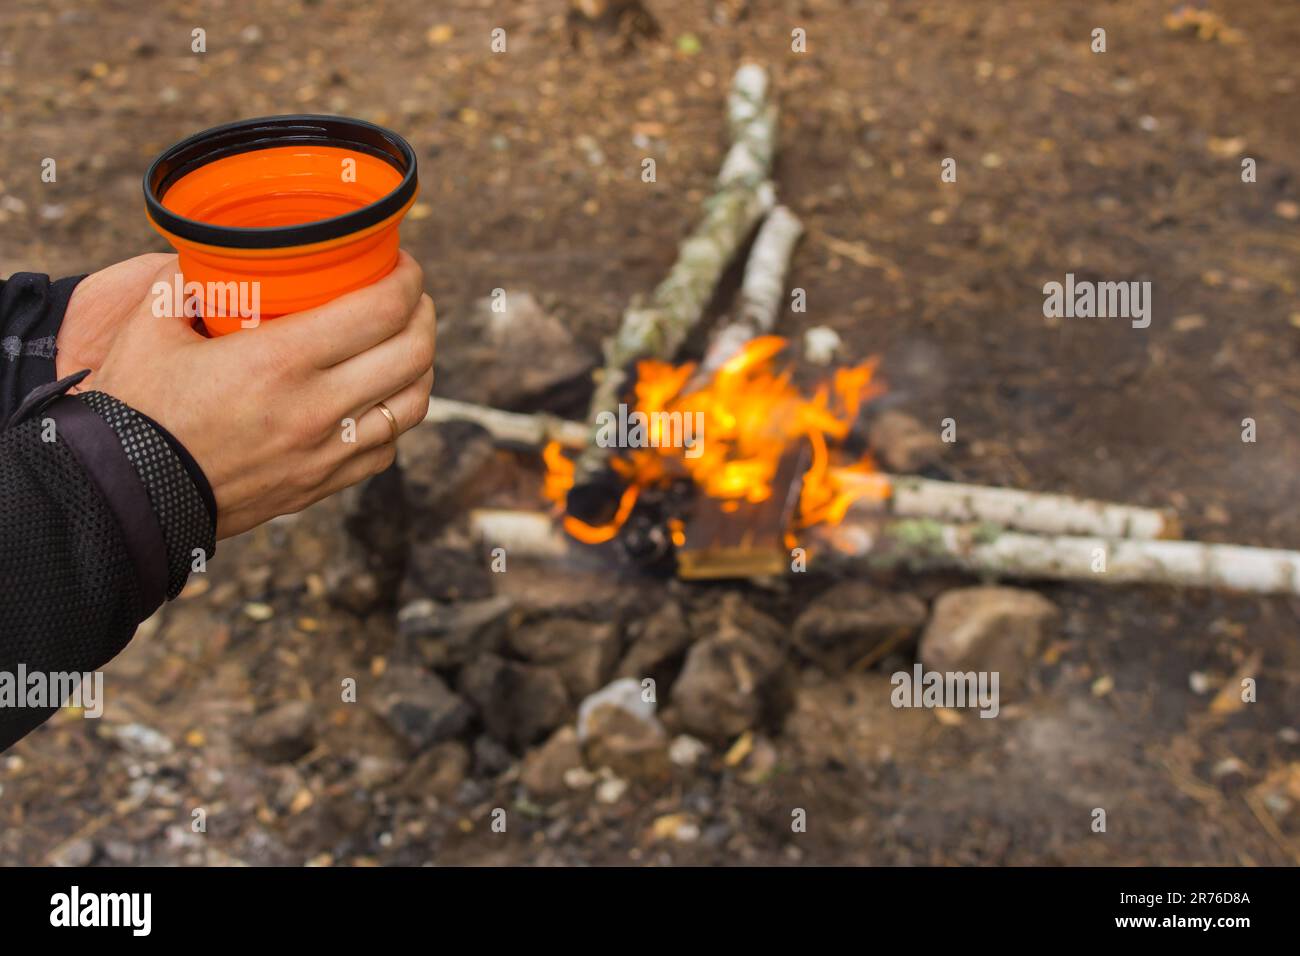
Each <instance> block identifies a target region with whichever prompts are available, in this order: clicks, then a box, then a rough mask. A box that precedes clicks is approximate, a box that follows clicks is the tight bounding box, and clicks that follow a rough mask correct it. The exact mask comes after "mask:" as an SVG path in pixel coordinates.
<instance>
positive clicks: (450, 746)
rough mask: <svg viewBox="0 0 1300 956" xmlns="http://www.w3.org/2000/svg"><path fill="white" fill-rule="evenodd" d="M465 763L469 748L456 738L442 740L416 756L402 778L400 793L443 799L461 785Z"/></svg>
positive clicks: (464, 772) (466, 764)
mask: <svg viewBox="0 0 1300 956" xmlns="http://www.w3.org/2000/svg"><path fill="white" fill-rule="evenodd" d="M469 766H470V756H469V749H468V748H467V747H466V746H465V745H464V744H462V743H461V742H460V741H459V740H444V741H443V742H442V743H440V744H435V745H434V746H433V747H430V748H429V749H428V750H426V751H425V752H424V753H422V754H420V756H419V757H418V758H416V760H415V762H414V763H413V764H412V765H411V768H410V770H408V771H407V772H406V774H405V776H404V777H403V778H402V784H401V791H402V794H403V795H404V796H408V797H419V796H425V795H429V796H434V797H438V798H439V799H446V798H447V797H450V796H451V795H452V794H453V793H455V792H456V789H457V788H458V787H459V786H460V785H461V782H462V781H463V780H464V779H465V775H466V774H467V773H468V772H469Z"/></svg>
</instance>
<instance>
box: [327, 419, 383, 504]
mask: <svg viewBox="0 0 1300 956" xmlns="http://www.w3.org/2000/svg"><path fill="white" fill-rule="evenodd" d="M385 427H387V426H385ZM396 457H397V445H396V443H394V442H387V443H385V444H383V445H380V446H379V447H377V448H371V449H369V450H367V451H363V452H362V453H361V454H359V455H353V456H352V457H351V458H349V459H348V460H347V461H345V462H343V464H341V465H339V466H338V468H336V469H335V470H334V472H333V473H332V474H331V475H330V476H329V477H328V478H326V479H325V481H324V483H323V484H322V485H321V486H320V489H319V494H318V495H317V496H316V497H314V498H313V499H312V501H313V502H316V501H319V500H320V499H321V498H328V497H329V496H330V495H332V494H334V493H335V492H336V491H342V490H343V489H344V488H351V487H352V486H353V485H355V484H356V483H357V482H359V481H365V480H366V479H367V478H370V477H372V476H373V475H377V474H379V473H380V472H381V471H383V470H384V469H385V468H387V467H388V466H389V465H391V464H392V463H393V460H394V459H395V458H396Z"/></svg>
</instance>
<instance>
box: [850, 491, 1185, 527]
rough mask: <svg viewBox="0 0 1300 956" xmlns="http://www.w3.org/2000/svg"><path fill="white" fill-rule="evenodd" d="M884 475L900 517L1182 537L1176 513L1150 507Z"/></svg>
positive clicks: (887, 506) (890, 506) (889, 504)
mask: <svg viewBox="0 0 1300 956" xmlns="http://www.w3.org/2000/svg"><path fill="white" fill-rule="evenodd" d="M887 477H888V480H889V482H890V485H891V487H892V490H893V494H892V496H891V497H890V498H889V500H888V501H886V502H884V504H883V508H884V510H885V511H887V512H888V513H889V514H892V515H895V516H897V517H900V518H934V519H935V520H938V521H955V522H958V523H962V522H976V523H982V524H993V525H999V526H1000V527H1003V528H1008V529H1014V530H1018V531H1032V532H1035V533H1037V534H1070V535H1093V536H1096V537H1100V538H1135V539H1151V538H1177V537H1180V536H1181V529H1180V528H1179V525H1178V520H1177V518H1176V517H1175V516H1174V515H1173V514H1172V513H1171V512H1166V511H1160V510H1158V509H1155V508H1139V507H1136V506H1134V505H1122V504H1112V503H1110V502H1106V501H1097V500H1095V499H1092V498H1078V497H1075V496H1074V495H1062V494H1050V493H1043V492H1035V491H1019V490H1017V489H1014V488H990V487H985V486H981V485H967V484H961V483H959V482H955V481H932V480H930V479H927V478H917V477H914V476H907V475H902V476H898V475H890V476H887ZM857 507H860V508H862V509H863V510H865V511H871V510H873V508H876V507H880V506H875V505H873V504H872V503H867V502H864V503H862V504H860V505H858V506H857Z"/></svg>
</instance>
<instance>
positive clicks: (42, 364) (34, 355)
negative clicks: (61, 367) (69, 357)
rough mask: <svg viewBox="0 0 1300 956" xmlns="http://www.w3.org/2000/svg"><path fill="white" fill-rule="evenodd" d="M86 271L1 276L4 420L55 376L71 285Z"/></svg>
mask: <svg viewBox="0 0 1300 956" xmlns="http://www.w3.org/2000/svg"><path fill="white" fill-rule="evenodd" d="M84 278H85V276H74V277H73V278H71V279H58V280H56V281H54V282H51V281H50V278H49V276H44V275H38V274H36V273H34V272H16V273H14V274H13V275H12V276H10V277H9V278H8V279H0V423H4V422H6V421H8V420H9V417H10V416H11V415H13V413H14V410H15V409H16V408H17V407H18V404H19V403H20V402H21V401H22V400H23V397H24V396H26V395H27V394H28V393H29V392H31V391H32V390H33V389H35V388H37V387H38V386H41V385H45V384H47V383H48V382H52V381H54V354H55V351H56V349H55V339H56V337H57V336H58V333H59V325H60V323H62V322H63V313H64V312H66V311H67V308H68V300H70V299H71V298H72V290H73V289H75V288H76V287H77V283H78V282H80V281H81V280H82V279H84Z"/></svg>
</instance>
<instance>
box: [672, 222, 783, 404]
mask: <svg viewBox="0 0 1300 956" xmlns="http://www.w3.org/2000/svg"><path fill="white" fill-rule="evenodd" d="M802 235H803V223H802V222H800V221H799V217H798V216H796V215H795V214H794V213H793V212H791V211H790V210H789V209H787V208H786V207H785V206H777V207H776V208H775V209H773V210H772V211H771V212H770V213H768V216H767V218H766V219H764V220H763V225H762V226H760V227H759V230H758V236H757V237H756V238H755V239H754V245H753V247H752V248H751V249H750V250H749V259H748V260H747V261H746V262H745V276H744V278H743V279H742V280H741V284H740V305H739V307H738V308H737V310H736V311H737V316H736V319H735V320H734V321H732V322H729V323H727V324H726V325H724V326H722V328H721V329H719V330H718V333H717V334H716V335H715V336H714V337H713V340H712V341H711V342H710V343H709V347H708V349H707V350H706V351H705V353H704V359H703V360H702V361H701V362H700V368H699V371H698V372H697V373H696V378H697V379H703V378H707V377H708V376H710V375H712V374H714V373H715V372H717V370H718V369H719V368H721V367H722V366H723V364H725V363H726V362H727V360H728V359H730V358H731V357H732V356H734V355H735V354H736V353H738V352H739V351H740V350H741V349H742V348H744V347H745V343H746V342H748V341H749V340H750V339H753V338H756V337H757V336H760V335H767V334H768V333H770V332H771V331H772V329H773V328H774V327H775V326H776V320H777V316H779V315H780V314H781V303H782V301H784V297H785V278H786V275H787V273H788V272H789V271H790V257H791V256H792V255H793V254H794V247H795V245H796V244H797V243H798V242H799V237H800V236H802Z"/></svg>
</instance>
